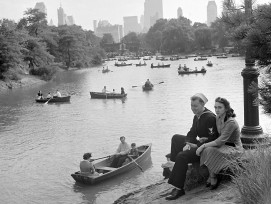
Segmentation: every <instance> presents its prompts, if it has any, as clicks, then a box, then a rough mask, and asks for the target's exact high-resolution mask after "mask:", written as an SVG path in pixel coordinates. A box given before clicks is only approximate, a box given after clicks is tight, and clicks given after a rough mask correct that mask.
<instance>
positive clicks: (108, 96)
mask: <svg viewBox="0 0 271 204" xmlns="http://www.w3.org/2000/svg"><path fill="white" fill-rule="evenodd" d="M90 96H91V98H98V99H111V98H125V97H126V96H127V93H126V94H120V93H103V92H90Z"/></svg>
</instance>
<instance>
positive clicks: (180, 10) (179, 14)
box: [177, 7, 183, 18]
mask: <svg viewBox="0 0 271 204" xmlns="http://www.w3.org/2000/svg"><path fill="white" fill-rule="evenodd" d="M180 16H181V17H183V10H182V8H181V7H179V8H178V10H177V18H180Z"/></svg>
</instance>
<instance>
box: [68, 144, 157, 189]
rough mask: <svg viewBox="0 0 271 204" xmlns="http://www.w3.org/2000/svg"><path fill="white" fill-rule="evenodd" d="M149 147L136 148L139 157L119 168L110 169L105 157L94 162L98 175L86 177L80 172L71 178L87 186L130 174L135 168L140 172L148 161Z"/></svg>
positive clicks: (148, 145)
mask: <svg viewBox="0 0 271 204" xmlns="http://www.w3.org/2000/svg"><path fill="white" fill-rule="evenodd" d="M151 146H152V145H151V144H146V145H142V146H139V147H138V148H137V149H138V152H139V157H137V158H136V159H133V160H131V161H130V162H128V163H126V164H124V165H123V166H121V167H119V168H113V167H110V165H111V162H112V161H111V158H110V157H107V158H106V159H104V160H102V161H100V162H97V163H95V162H94V166H95V170H96V171H97V172H98V173H99V174H96V175H86V174H82V173H81V172H80V171H77V172H75V173H73V174H71V176H72V178H73V179H74V180H75V181H76V182H79V183H83V184H87V185H93V184H96V183H99V182H101V181H104V180H107V179H111V178H116V176H117V175H120V174H124V173H126V172H130V171H132V170H133V169H136V168H140V169H141V170H142V167H141V166H142V165H143V164H144V163H146V162H147V161H150V160H149V158H150V155H151Z"/></svg>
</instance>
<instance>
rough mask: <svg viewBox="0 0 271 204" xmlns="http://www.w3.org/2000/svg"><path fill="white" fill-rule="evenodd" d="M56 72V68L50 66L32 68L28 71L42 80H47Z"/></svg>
mask: <svg viewBox="0 0 271 204" xmlns="http://www.w3.org/2000/svg"><path fill="white" fill-rule="evenodd" d="M55 73H56V68H55V67H51V66H45V67H39V68H34V69H31V70H30V71H29V74H32V75H35V76H40V77H41V79H42V80H45V81H49V80H50V79H51V78H52V77H53V76H54V74H55Z"/></svg>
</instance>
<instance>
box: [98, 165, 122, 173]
mask: <svg viewBox="0 0 271 204" xmlns="http://www.w3.org/2000/svg"><path fill="white" fill-rule="evenodd" d="M95 169H96V170H103V171H107V172H108V171H113V170H115V169H117V168H114V167H109V166H98V167H95Z"/></svg>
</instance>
